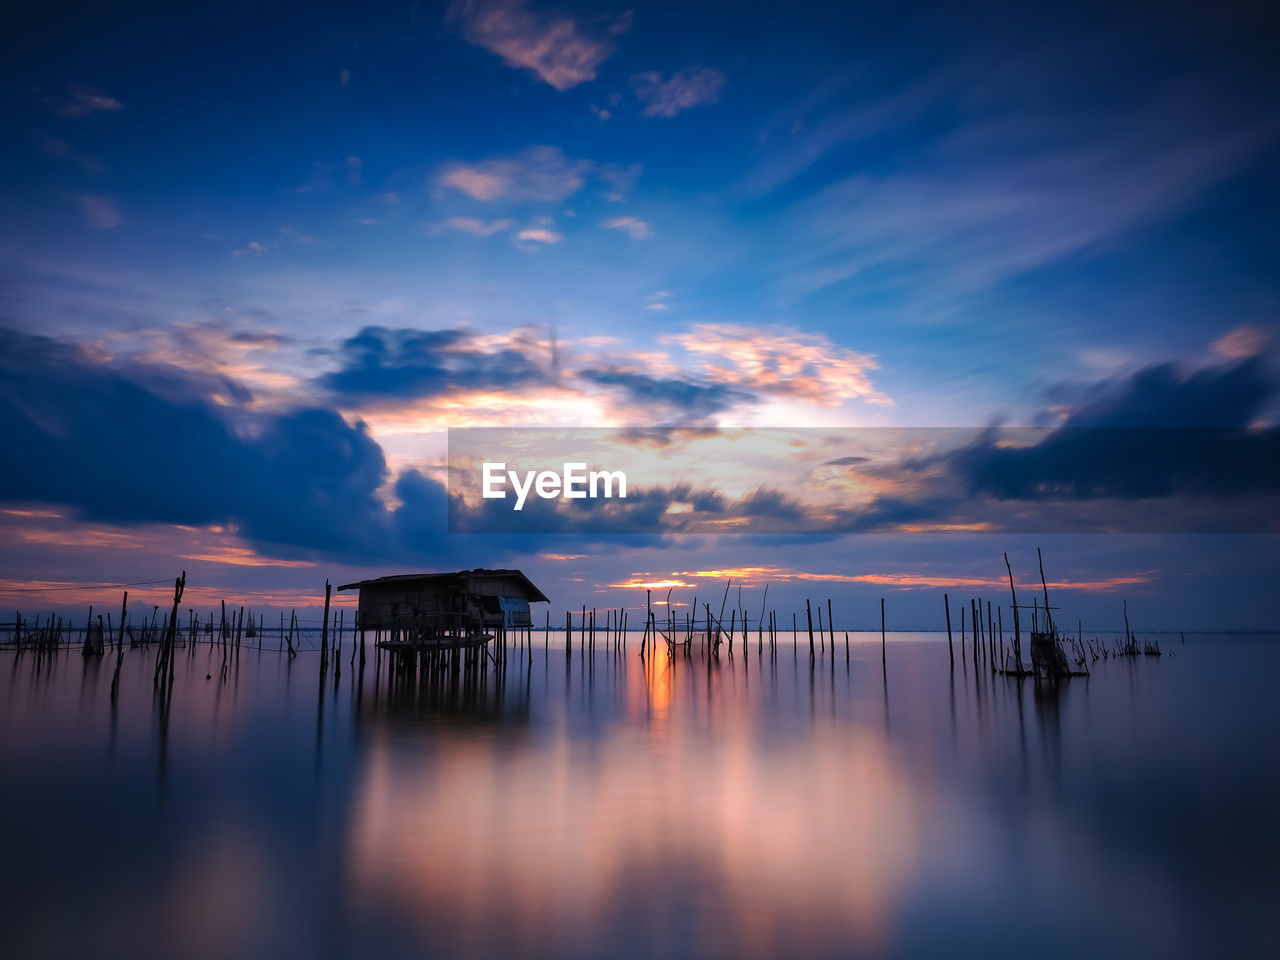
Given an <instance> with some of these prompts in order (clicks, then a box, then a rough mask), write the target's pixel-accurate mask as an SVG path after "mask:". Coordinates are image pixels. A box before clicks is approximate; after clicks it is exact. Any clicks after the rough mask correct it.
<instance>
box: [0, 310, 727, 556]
mask: <svg viewBox="0 0 1280 960" xmlns="http://www.w3.org/2000/svg"><path fill="white" fill-rule="evenodd" d="M215 397H216V398H218V400H217V401H215V399H214V398H215ZM250 399H251V396H250V394H249V392H248V391H247V390H245V389H244V388H243V387H242V386H240V385H238V384H235V383H234V382H229V381H227V380H226V378H223V377H219V376H211V375H207V374H188V373H187V372H186V371H183V370H181V369H180V368H178V367H174V366H169V365H163V364H141V363H129V364H116V363H111V362H108V361H107V360H106V359H105V358H103V357H101V356H99V355H96V354H93V353H90V352H88V351H86V350H84V349H82V348H80V347H77V346H72V345H69V344H65V343H61V342H59V341H56V340H53V339H50V338H47V337H40V336H33V335H30V334H27V333H22V332H18V331H14V330H10V329H7V328H3V327H0V418H3V422H4V423H5V424H6V425H7V427H8V437H7V442H8V445H9V450H10V451H11V454H12V455H11V456H10V457H9V458H8V460H7V467H6V469H4V470H0V502H38V503H50V504H57V505H61V506H69V507H71V508H72V509H74V510H75V511H76V514H77V516H78V517H79V518H81V519H86V520H93V521H102V522H107V523H115V524H124V525H128V524H141V523H162V524H182V525H187V526H206V525H214V524H221V525H228V526H233V527H235V528H236V529H237V530H238V532H239V533H240V535H242V536H243V537H244V538H245V540H246V541H248V542H249V543H250V544H251V545H252V546H253V547H254V548H255V549H256V550H258V551H259V552H261V553H263V554H265V555H269V556H281V557H324V558H326V559H332V560H337V561H341V562H349V563H356V564H380V563H395V562H401V563H421V562H446V563H450V564H460V565H464V566H465V565H466V564H467V563H471V564H472V565H474V566H481V565H483V564H485V563H488V562H492V560H493V556H494V553H495V552H502V553H528V552H531V551H534V550H537V549H539V548H541V547H544V546H545V544H546V541H545V538H540V537H537V536H532V535H529V533H528V532H527V531H524V530H521V529H520V528H513V530H512V531H511V533H510V535H508V536H483V537H467V536H449V535H448V531H447V526H446V521H447V518H448V511H447V505H448V503H449V496H448V493H447V491H446V490H445V487H444V485H443V484H441V483H439V482H437V481H436V480H433V479H432V478H430V477H427V476H424V475H423V474H421V473H420V472H418V471H417V470H407V471H405V472H404V473H402V474H400V475H399V476H398V477H397V478H396V479H395V480H394V484H393V488H392V489H393V492H394V494H395V499H396V500H397V501H398V506H396V507H395V508H394V509H391V510H388V508H387V507H386V504H385V503H384V502H383V500H382V499H381V497H380V496H379V495H378V492H379V490H380V489H381V488H382V486H383V485H384V484H385V483H386V482H387V480H388V470H387V465H386V461H385V459H384V457H383V454H382V449H381V448H380V447H379V446H378V444H377V443H376V442H375V441H374V440H373V439H372V438H371V437H370V436H369V435H368V433H367V432H366V431H365V428H364V425H363V424H359V423H357V424H356V425H354V426H353V425H351V424H348V423H347V422H346V421H345V420H344V419H343V418H342V417H341V416H340V415H339V414H338V413H337V412H336V411H333V410H329V409H324V408H320V407H310V408H303V409H296V410H289V411H284V412H279V413H261V412H257V411H254V410H252V409H251V408H249V407H247V406H246V405H245V404H246V403H247V401H248V400H250ZM678 495H687V496H689V497H690V498H692V499H695V500H697V502H698V503H699V505H700V509H714V508H715V500H714V498H715V495H714V494H709V493H706V492H696V491H688V490H683V489H677V490H675V491H663V492H661V493H654V494H653V495H643V494H642V495H639V496H637V497H635V498H634V499H630V498H629V499H628V500H627V501H624V502H625V503H626V504H627V512H626V513H625V514H623V515H614V516H607V515H606V512H602V513H601V514H600V515H599V516H598V517H597V518H596V520H595V522H578V521H577V520H576V519H575V518H572V517H566V518H561V519H560V520H559V521H558V522H557V524H556V525H555V527H554V532H558V533H564V534H566V535H567V536H566V537H564V538H563V539H562V540H560V541H559V545H561V546H565V548H566V549H568V548H569V547H575V548H583V549H586V548H588V547H590V546H591V545H592V544H594V543H599V542H600V539H601V536H600V535H602V534H608V533H627V532H630V531H631V530H634V529H637V528H643V527H644V525H646V524H649V525H652V524H654V523H656V521H657V518H658V517H660V516H661V514H662V513H663V512H664V511H665V510H666V509H667V507H668V506H669V505H670V503H671V500H672V497H673V496H678ZM538 532H540V533H541V532H546V531H538ZM630 542H632V543H646V542H647V543H652V544H653V545H660V538H658V537H657V536H652V537H647V538H640V539H635V538H633V539H631V541H630Z"/></svg>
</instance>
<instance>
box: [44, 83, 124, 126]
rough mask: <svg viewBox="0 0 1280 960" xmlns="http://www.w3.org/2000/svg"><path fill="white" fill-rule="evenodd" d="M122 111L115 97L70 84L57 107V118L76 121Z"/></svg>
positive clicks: (90, 88)
mask: <svg viewBox="0 0 1280 960" xmlns="http://www.w3.org/2000/svg"><path fill="white" fill-rule="evenodd" d="M123 109H124V105H123V104H122V103H121V102H120V101H119V100H117V99H116V98H115V97H112V96H108V95H107V94H105V93H103V92H102V91H101V90H96V89H94V88H93V87H90V86H86V85H85V84H82V83H72V84H68V85H67V95H66V98H65V99H64V100H63V101H62V104H61V106H59V107H58V116H60V117H63V118H64V119H67V120H78V119H80V118H82V117H88V116H91V115H93V114H95V113H115V112H117V111H119V110H123Z"/></svg>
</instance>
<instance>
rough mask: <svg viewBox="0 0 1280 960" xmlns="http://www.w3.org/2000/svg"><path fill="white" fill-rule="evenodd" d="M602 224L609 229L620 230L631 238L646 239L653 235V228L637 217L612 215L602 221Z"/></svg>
mask: <svg viewBox="0 0 1280 960" xmlns="http://www.w3.org/2000/svg"><path fill="white" fill-rule="evenodd" d="M603 226H604V227H605V228H607V229H609V230H621V231H622V232H623V233H625V234H627V236H629V237H631V239H632V240H648V239H649V238H650V237H651V236H653V228H652V227H651V226H650V225H649V224H648V223H647V222H646V221H644V220H641V219H639V218H638V217H613V218H611V219H609V220H606V221H604V224H603Z"/></svg>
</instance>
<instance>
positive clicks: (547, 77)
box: [449, 0, 632, 91]
mask: <svg viewBox="0 0 1280 960" xmlns="http://www.w3.org/2000/svg"><path fill="white" fill-rule="evenodd" d="M449 18H450V19H452V20H456V21H457V22H458V23H460V24H461V27H462V35H463V36H464V37H465V38H466V39H467V41H468V42H470V43H473V44H475V45H476V46H479V47H484V48H485V49H486V50H488V51H489V52H490V53H493V54H495V55H496V56H498V57H499V58H501V60H502V62H503V63H505V64H506V65H507V66H509V67H515V68H517V69H522V70H527V71H528V72H529V73H532V74H533V75H534V76H536V77H538V78H539V79H540V80H542V81H543V82H544V83H547V84H549V85H550V86H552V87H554V88H555V89H556V90H562V91H563V90H568V89H570V88H572V87H576V86H578V85H579V84H581V83H587V82H589V81H591V80H594V79H595V78H596V73H597V71H598V70H599V68H600V65H601V64H602V63H604V61H605V60H607V59H608V58H609V56H610V55H611V54H612V53H613V51H614V48H615V46H616V44H615V40H614V38H615V37H617V36H619V35H621V34H623V33H625V32H626V31H627V30H628V29H630V26H631V19H632V18H631V15H630V14H629V13H628V14H624V15H623V16H621V17H617V18H613V19H610V20H606V21H603V22H599V21H597V22H596V23H595V24H592V25H584V24H582V23H580V22H578V21H576V20H574V19H573V18H571V17H569V16H567V15H556V14H550V13H537V12H534V11H531V10H529V9H528V8H527V7H526V5H525V3H524V2H523V0H460V2H456V3H454V4H453V6H452V7H451V8H450V11H449Z"/></svg>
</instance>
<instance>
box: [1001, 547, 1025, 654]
mask: <svg viewBox="0 0 1280 960" xmlns="http://www.w3.org/2000/svg"><path fill="white" fill-rule="evenodd" d="M1004 568H1005V569H1006V570H1008V571H1009V595H1010V596H1011V597H1013V655H1014V656H1015V657H1016V658H1017V660H1018V672H1019V673H1021V672H1022V624H1021V620H1020V617H1019V614H1018V592H1017V590H1015V589H1014V587H1013V567H1011V566H1009V554H1007V553H1006V554H1005V555H1004Z"/></svg>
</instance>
